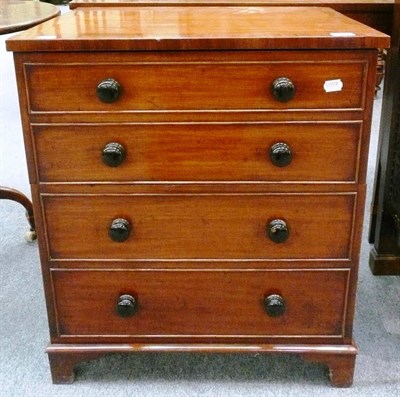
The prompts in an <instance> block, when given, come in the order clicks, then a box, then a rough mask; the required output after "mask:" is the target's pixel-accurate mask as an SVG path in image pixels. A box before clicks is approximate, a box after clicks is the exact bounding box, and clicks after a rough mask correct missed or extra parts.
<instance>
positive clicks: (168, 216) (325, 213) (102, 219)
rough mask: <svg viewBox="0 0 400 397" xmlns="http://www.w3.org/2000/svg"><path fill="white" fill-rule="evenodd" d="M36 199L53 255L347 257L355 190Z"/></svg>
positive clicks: (153, 257)
mask: <svg viewBox="0 0 400 397" xmlns="http://www.w3.org/2000/svg"><path fill="white" fill-rule="evenodd" d="M42 202H43V206H44V213H45V223H46V228H47V235H48V236H50V237H49V241H48V245H49V250H50V257H51V258H52V259H63V258H77V259H113V258H120V259H128V260H129V259H145V258H147V259H174V258H183V259H201V258H205V259H214V258H226V259H233V258H238V259H245V258H250V259H257V258H260V259H308V258H316V259H321V258H322V259H329V258H341V259H346V258H349V255H350V251H351V241H352V230H353V213H354V210H355V205H356V194H355V193H338V194H198V195H191V194H176V195H163V194H154V195H146V194H143V195H130V196H128V195H118V194H115V195H110V194H108V195H105V196H96V195H86V196H85V195H82V196H79V195H74V196H57V195H43V196H42ZM121 219H122V220H123V221H121ZM110 236H111V237H110ZM115 240H117V241H115ZM119 240H123V241H119Z"/></svg>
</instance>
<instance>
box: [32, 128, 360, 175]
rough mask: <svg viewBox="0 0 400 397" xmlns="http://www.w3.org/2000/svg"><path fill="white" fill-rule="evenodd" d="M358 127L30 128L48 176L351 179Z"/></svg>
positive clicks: (41, 167) (42, 169) (41, 169)
mask: <svg viewBox="0 0 400 397" xmlns="http://www.w3.org/2000/svg"><path fill="white" fill-rule="evenodd" d="M360 130H361V124H360V123H354V122H353V123H350V122H345V123H317V122H316V123H276V124H273V123H248V124H241V123H224V124H221V123H219V124H210V123H202V124H194V123H191V124H186V123H185V124H132V125H115V124H110V125H93V124H92V125H80V126H76V125H34V126H32V131H33V137H34V140H35V146H36V159H37V163H38V172H39V180H40V181H43V182H66V181H68V182H80V181H85V182H88V181H281V180H283V181H293V182H299V181H311V182H312V181H343V182H351V181H353V182H354V181H355V180H356V172H357V164H358V153H359V150H358V147H359V142H360ZM115 144H118V146H116V145H115Z"/></svg>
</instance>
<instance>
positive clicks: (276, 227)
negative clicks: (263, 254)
mask: <svg viewBox="0 0 400 397" xmlns="http://www.w3.org/2000/svg"><path fill="white" fill-rule="evenodd" d="M267 233H268V237H269V238H270V239H271V240H272V241H273V242H274V243H283V242H285V241H286V240H287V239H288V238H289V228H288V226H287V224H286V222H285V221H284V220H282V219H274V220H273V221H271V222H270V223H269V224H268V225H267Z"/></svg>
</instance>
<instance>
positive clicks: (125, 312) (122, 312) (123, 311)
mask: <svg viewBox="0 0 400 397" xmlns="http://www.w3.org/2000/svg"><path fill="white" fill-rule="evenodd" d="M137 308H138V303H137V299H136V298H135V297H133V296H132V295H121V296H120V297H119V298H118V302H117V307H116V310H117V314H118V315H119V316H120V317H130V316H132V315H134V314H135V313H136V311H137Z"/></svg>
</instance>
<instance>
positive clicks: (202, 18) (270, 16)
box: [7, 7, 390, 51]
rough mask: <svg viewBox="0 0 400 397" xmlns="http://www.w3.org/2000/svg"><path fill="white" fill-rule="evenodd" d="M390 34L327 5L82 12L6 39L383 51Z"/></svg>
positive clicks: (65, 45) (42, 46) (86, 47)
mask: <svg viewBox="0 0 400 397" xmlns="http://www.w3.org/2000/svg"><path fill="white" fill-rule="evenodd" d="M389 40H390V38H389V36H387V35H385V34H383V33H380V32H378V31H376V30H374V29H372V28H369V27H367V26H365V25H363V24H361V23H359V22H356V21H354V20H352V19H351V18H348V17H346V16H344V15H342V14H340V13H338V12H336V11H334V10H332V9H330V8H325V7H301V8H299V7H162V8H159V7H140V8H136V7H126V8H108V9H104V8H79V9H77V10H75V11H73V12H70V13H67V14H65V15H62V16H61V17H59V18H56V19H54V20H52V21H49V22H47V23H44V24H42V25H40V26H37V27H35V28H32V29H30V30H28V31H25V32H23V33H21V34H19V35H17V36H15V37H13V38H11V39H9V40H8V41H7V49H8V50H11V51H136V50H138V51H140V50H236V49H241V50H245V49H253V50H259V49H299V48H307V49H340V48H346V49H355V48H385V47H387V46H388V45H389Z"/></svg>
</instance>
